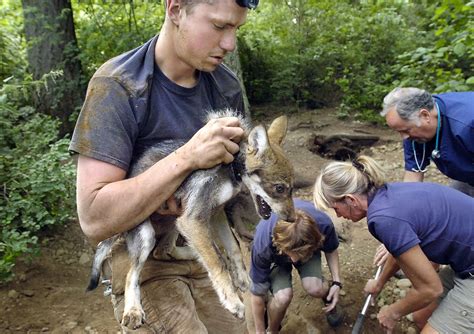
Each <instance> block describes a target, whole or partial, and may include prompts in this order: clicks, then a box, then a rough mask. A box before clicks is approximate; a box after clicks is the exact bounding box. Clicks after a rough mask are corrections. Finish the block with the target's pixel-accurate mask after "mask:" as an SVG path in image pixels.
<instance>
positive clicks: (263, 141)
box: [247, 125, 269, 155]
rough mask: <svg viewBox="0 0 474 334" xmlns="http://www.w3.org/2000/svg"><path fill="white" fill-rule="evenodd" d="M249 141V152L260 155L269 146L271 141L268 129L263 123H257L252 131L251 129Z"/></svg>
mask: <svg viewBox="0 0 474 334" xmlns="http://www.w3.org/2000/svg"><path fill="white" fill-rule="evenodd" d="M248 143H249V146H248V147H247V152H248V153H255V154H257V155H259V154H261V153H262V152H264V151H265V150H266V149H267V148H268V146H269V142H268V136H267V131H266V130H265V127H264V126H263V125H257V126H256V127H254V128H253V129H252V131H250V133H249V137H248Z"/></svg>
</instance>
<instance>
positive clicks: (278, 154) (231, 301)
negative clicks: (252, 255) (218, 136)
mask: <svg viewBox="0 0 474 334" xmlns="http://www.w3.org/2000/svg"><path fill="white" fill-rule="evenodd" d="M224 116H237V117H239V118H240V122H241V126H242V128H244V130H245V132H246V135H247V140H243V142H241V144H240V151H239V153H238V154H237V156H236V157H235V160H234V162H233V163H232V164H229V165H218V166H216V167H214V168H211V169H206V170H197V171H195V172H193V173H192V174H191V175H190V176H189V177H188V178H187V179H186V180H185V181H184V182H183V184H182V185H181V186H180V187H179V188H178V190H177V191H176V192H175V194H174V196H175V197H176V199H177V200H181V202H182V203H183V207H184V212H183V214H182V215H181V216H180V217H179V218H178V219H177V222H176V227H177V229H176V228H174V226H173V227H172V228H169V227H168V228H163V229H161V226H158V229H159V230H160V232H158V233H159V234H160V235H161V230H163V234H164V235H163V236H162V237H161V238H160V242H159V244H158V245H157V247H158V249H159V250H160V251H161V252H162V253H163V255H164V256H166V255H169V256H170V257H172V258H177V259H184V258H186V257H194V258H195V257H196V256H197V258H198V259H199V260H200V262H201V263H202V264H203V265H204V267H205V268H206V270H207V271H208V273H209V278H210V280H211V282H212V284H213V287H214V289H215V290H216V292H217V294H218V296H219V299H220V301H221V303H222V304H223V305H224V307H225V308H227V309H228V310H229V311H230V312H232V313H233V314H234V315H236V316H237V317H239V318H243V316H244V304H243V303H242V301H241V300H240V298H239V294H238V290H241V291H246V290H247V288H248V276H247V272H246V270H245V266H244V263H243V260H242V254H241V251H240V248H239V244H238V242H237V240H236V238H235V236H234V235H233V233H232V230H231V229H230V226H229V223H228V221H227V217H226V215H225V212H224V206H225V204H226V203H227V202H228V201H229V200H230V199H231V198H233V197H234V196H235V195H236V194H237V193H239V192H240V190H241V187H242V184H244V185H245V186H246V187H247V188H248V190H249V192H250V194H251V196H252V199H253V202H254V204H255V207H256V210H257V212H258V214H259V215H260V216H261V217H262V218H264V219H268V218H269V217H270V214H271V211H272V210H273V211H275V212H276V213H277V214H278V215H279V216H280V217H281V218H282V219H284V220H287V221H293V220H294V219H295V212H294V206H293V200H292V191H293V182H294V176H293V168H292V165H291V163H290V162H289V160H288V159H287V158H286V156H285V155H284V153H283V150H282V148H281V146H280V145H281V143H282V141H283V139H284V137H285V135H286V131H287V119H286V117H284V116H282V117H279V118H277V119H276V120H274V121H273V123H272V125H271V126H270V128H269V130H268V132H267V131H266V129H265V127H264V126H263V125H259V126H256V127H255V128H253V129H251V130H250V127H249V125H248V122H247V121H246V120H245V119H244V118H242V117H241V116H240V114H238V113H237V112H235V111H232V110H223V111H218V112H212V113H210V114H209V117H208V118H209V119H213V118H218V117H224ZM183 144H184V143H183V142H177V141H164V142H162V143H160V144H159V145H157V146H154V147H151V148H149V149H148V150H146V151H145V153H144V154H143V155H142V157H141V158H139V159H138V160H137V162H136V163H135V164H134V165H133V166H132V169H131V171H130V176H134V175H137V174H140V173H142V172H143V171H144V170H146V169H148V168H149V167H151V166H152V165H153V164H154V163H156V162H157V161H159V160H160V159H162V158H163V157H165V156H167V155H168V154H170V153H172V152H173V151H175V150H176V149H177V148H178V147H180V146H181V145H183ZM178 231H179V233H180V234H181V235H183V236H184V237H185V238H186V240H187V242H188V245H189V247H190V248H191V249H192V250H193V252H194V254H191V255H190V254H189V252H184V253H183V252H182V251H181V252H178V248H175V241H176V238H177V236H178ZM122 236H123V237H125V240H126V244H127V248H128V252H129V256H130V259H131V268H130V270H129V272H128V274H127V278H126V284H125V308H124V313H123V316H122V325H124V326H127V327H129V328H132V329H133V328H138V327H140V326H141V324H142V323H143V321H144V317H145V314H144V311H143V308H142V306H141V302H140V289H139V278H140V271H141V269H142V268H143V264H144V263H145V261H146V259H147V258H148V256H149V254H150V252H151V251H152V250H153V248H154V246H155V231H154V229H153V227H152V225H151V223H150V221H149V220H146V221H144V222H143V223H142V224H140V225H138V226H137V227H135V228H134V229H132V230H130V231H128V232H126V233H124V234H122ZM118 237H119V236H115V237H113V238H110V239H107V240H105V241H103V242H102V243H100V244H99V246H98V248H97V251H96V255H95V258H94V263H93V268H92V274H91V281H90V284H89V286H88V288H87V290H92V289H95V288H96V287H97V285H98V281H99V277H100V269H101V267H102V262H103V260H104V258H105V256H106V254H107V253H108V252H109V251H110V249H111V247H112V245H113V243H114V242H115V241H116V240H117V238H118ZM163 240H165V241H163Z"/></svg>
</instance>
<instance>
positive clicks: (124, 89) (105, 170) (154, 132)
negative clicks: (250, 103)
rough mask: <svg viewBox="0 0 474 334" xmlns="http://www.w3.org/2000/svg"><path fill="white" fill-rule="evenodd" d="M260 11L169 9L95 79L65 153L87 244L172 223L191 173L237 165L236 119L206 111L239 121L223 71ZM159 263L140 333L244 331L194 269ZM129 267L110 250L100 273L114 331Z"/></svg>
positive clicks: (221, 3)
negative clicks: (162, 154)
mask: <svg viewBox="0 0 474 334" xmlns="http://www.w3.org/2000/svg"><path fill="white" fill-rule="evenodd" d="M257 3H258V0H208V1H200V0H167V1H166V17H165V22H164V24H163V27H162V29H161V32H160V34H159V35H158V36H155V37H154V38H153V39H151V40H150V41H148V42H147V43H146V44H144V45H142V46H140V47H138V48H136V49H134V50H131V51H129V52H127V53H124V54H122V55H120V56H118V57H115V58H113V59H111V60H109V61H108V62H106V63H105V64H104V65H102V67H101V68H100V69H99V70H98V71H97V72H96V73H95V74H94V76H93V78H92V79H91V81H90V83H89V87H88V92H87V96H86V100H85V102H84V106H83V108H82V111H81V114H80V116H79V119H78V122H77V125H76V129H75V131H74V135H73V138H72V141H71V146H70V150H71V151H72V152H74V153H76V154H78V165H77V207H78V215H79V221H80V224H81V228H82V230H83V231H84V233H85V234H86V236H87V237H88V238H89V239H90V240H92V241H93V242H100V241H102V240H105V239H107V238H109V237H112V236H113V235H115V234H118V233H122V232H125V231H128V230H130V229H131V228H133V227H135V226H137V225H138V224H140V223H141V222H142V221H144V220H145V219H146V218H147V217H149V216H152V217H154V218H153V222H156V223H157V225H158V226H159V224H160V223H161V222H163V221H165V220H170V219H174V218H175V217H176V216H177V215H179V213H180V210H181V208H180V203H176V201H175V200H174V199H173V197H172V195H173V193H174V192H175V190H176V189H177V188H178V187H179V186H180V184H181V183H182V182H183V181H184V180H185V179H186V177H187V176H188V175H189V174H190V173H192V172H193V171H194V170H197V169H207V168H211V167H213V166H216V165H218V164H220V163H230V162H232V161H233V155H234V154H235V153H237V152H238V151H239V145H238V143H239V142H240V140H241V137H242V135H243V130H242V128H241V127H240V124H239V121H238V119H237V118H234V117H226V118H220V119H216V120H212V121H210V122H208V123H207V124H203V121H202V120H203V119H204V118H205V117H204V115H205V114H206V112H207V111H208V110H215V109H222V108H232V109H235V110H238V111H241V112H243V99H242V92H241V89H240V85H239V83H238V81H237V79H236V77H235V75H234V74H233V73H232V72H231V71H230V70H229V69H228V68H227V67H225V66H224V65H223V64H222V62H223V60H224V56H225V55H226V54H227V53H228V52H231V51H233V50H234V48H235V45H236V31H237V29H238V28H239V27H240V26H241V25H242V24H244V22H245V20H246V15H247V10H248V8H255V7H256V5H257ZM183 138H190V139H189V141H187V143H186V144H184V145H183V146H182V147H180V148H179V149H178V150H176V151H175V152H173V153H172V154H170V155H169V156H167V157H166V158H164V159H162V160H160V161H159V162H157V163H156V164H155V165H154V166H152V167H151V168H150V169H148V170H147V171H146V172H144V173H142V174H140V175H138V176H136V177H133V178H127V171H128V169H129V166H130V164H131V162H132V161H133V159H134V158H135V157H137V156H139V155H140V153H142V152H143V151H144V150H145V149H146V148H147V147H150V146H152V145H153V144H154V143H157V142H160V141H162V140H167V139H183ZM122 246H123V245H122ZM156 262H157V261H154V260H150V259H149V260H148V261H147V262H146V264H145V267H144V268H143V270H142V273H141V283H142V284H141V290H142V304H143V307H144V311H145V313H146V323H145V324H144V325H143V326H142V327H141V328H140V332H141V333H142V332H152V333H207V332H210V333H212V332H213V333H224V332H226V333H244V332H245V331H246V328H245V323H244V321H242V320H238V319H236V318H234V317H233V316H232V315H231V314H230V313H229V312H227V311H226V310H225V309H224V308H223V307H222V306H221V305H220V303H219V299H218V298H217V295H216V293H215V292H214V290H213V288H212V286H211V283H210V280H209V278H208V275H207V272H206V271H205V270H204V268H203V267H202V266H201V265H200V264H199V263H198V262H197V261H193V260H189V261H160V262H159V263H156ZM127 265H128V254H127V251H126V249H125V247H115V248H114V250H113V252H112V256H111V259H109V261H107V262H106V264H105V268H104V272H105V274H106V275H110V276H109V277H110V278H111V280H112V302H113V304H114V311H115V315H116V318H117V319H118V320H119V321H120V318H121V313H122V311H123V288H124V280H125V274H126V271H127V269H128V267H127ZM123 331H124V332H128V331H129V330H128V328H125V327H123Z"/></svg>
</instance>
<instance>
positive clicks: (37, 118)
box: [0, 89, 75, 281]
mask: <svg viewBox="0 0 474 334" xmlns="http://www.w3.org/2000/svg"><path fill="white" fill-rule="evenodd" d="M0 120H1V121H0V185H1V191H2V194H1V196H0V207H1V210H0V224H1V229H2V232H1V234H0V238H1V239H0V281H5V280H8V279H10V278H11V276H12V268H13V266H14V263H15V260H16V259H17V258H18V257H19V256H22V255H32V254H35V253H37V251H38V247H39V246H38V233H39V231H40V230H41V229H43V228H45V227H48V226H52V225H58V224H63V223H65V222H67V221H68V220H69V219H70V218H71V217H74V213H73V212H74V211H73V210H74V205H73V203H74V202H73V194H74V180H75V177H74V166H73V164H72V162H71V159H70V157H69V154H68V151H67V147H68V142H69V141H68V140H67V139H61V140H59V141H57V136H58V121H57V120H54V119H52V118H51V117H50V116H46V115H43V114H38V113H36V112H35V110H34V109H33V108H31V107H22V108H18V107H15V106H14V105H13V104H12V103H11V102H9V101H8V95H7V94H6V90H5V89H2V90H1V91H0Z"/></svg>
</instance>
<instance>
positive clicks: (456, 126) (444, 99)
mask: <svg viewBox="0 0 474 334" xmlns="http://www.w3.org/2000/svg"><path fill="white" fill-rule="evenodd" d="M433 97H434V100H435V102H437V104H438V107H439V112H440V114H441V129H440V134H439V145H438V151H439V153H440V157H439V158H434V159H432V158H431V152H432V151H433V150H434V149H435V146H436V137H435V138H433V139H432V140H430V141H429V142H428V143H426V148H425V155H424V156H423V144H420V143H416V142H414V146H415V151H416V157H417V160H418V164H419V165H420V166H419V167H420V168H421V169H425V168H426V167H427V166H428V165H429V164H430V160H433V161H434V163H435V164H436V166H437V167H438V169H439V170H440V171H441V172H442V173H443V174H445V175H446V176H448V177H450V178H451V179H454V180H458V181H462V182H466V183H468V184H470V185H472V186H474V92H459V93H445V94H439V95H433ZM403 148H404V155H405V170H407V171H418V166H417V164H416V161H415V157H414V150H413V141H412V140H409V139H405V140H404V141H403Z"/></svg>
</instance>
